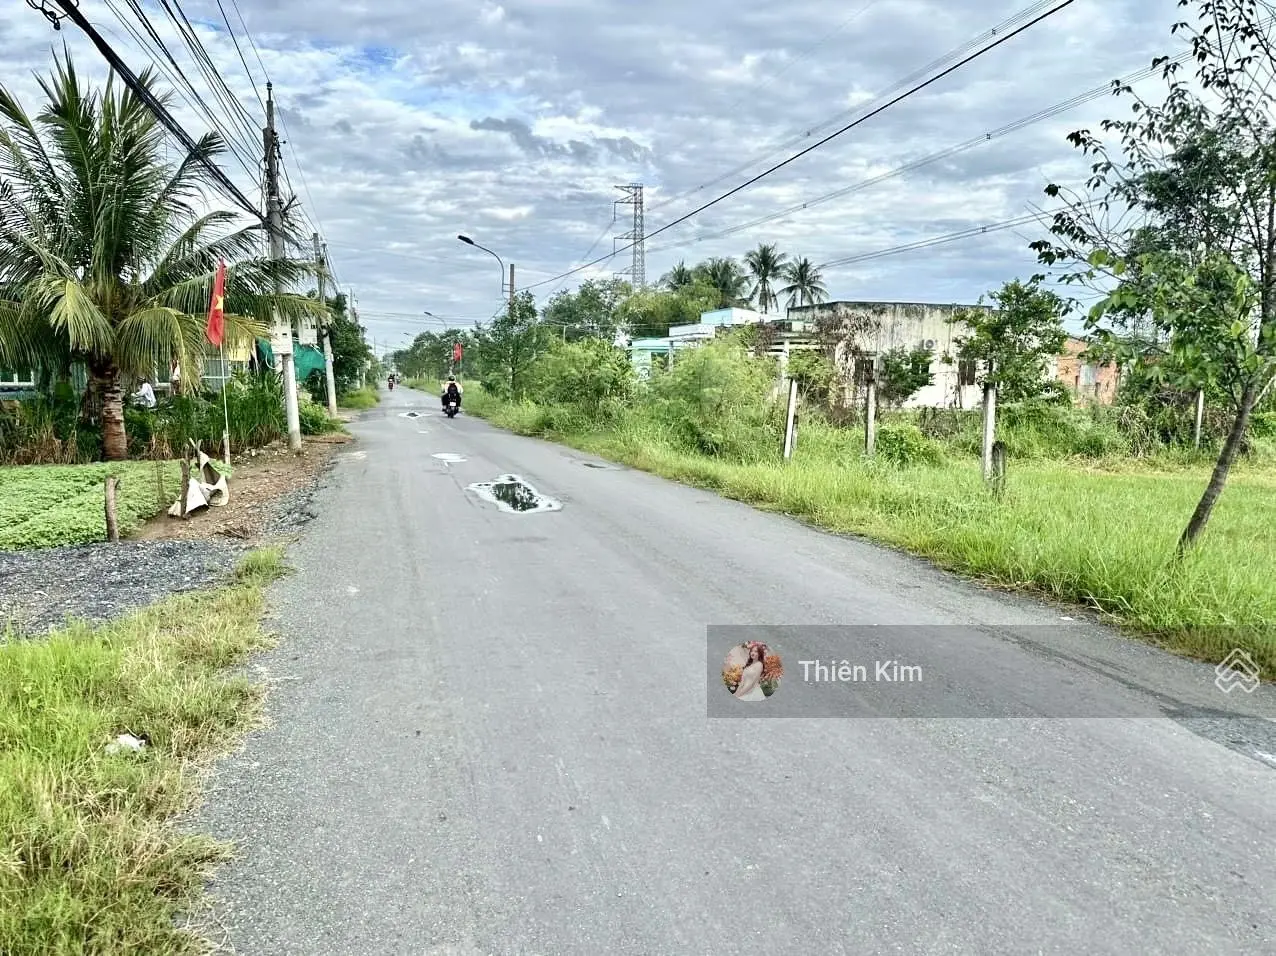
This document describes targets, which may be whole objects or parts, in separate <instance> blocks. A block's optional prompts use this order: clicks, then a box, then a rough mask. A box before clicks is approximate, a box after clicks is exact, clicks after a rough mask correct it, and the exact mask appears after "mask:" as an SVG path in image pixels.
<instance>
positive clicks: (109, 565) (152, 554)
mask: <svg viewBox="0 0 1276 956" xmlns="http://www.w3.org/2000/svg"><path fill="white" fill-rule="evenodd" d="M351 441H353V439H352V438H351V437H350V436H348V435H325V436H314V437H308V438H307V439H306V440H305V442H304V444H303V447H302V451H301V453H300V454H298V455H294V454H293V453H292V452H291V451H290V450H289V448H288V445H287V442H280V443H276V444H274V445H270V446H267V447H266V448H263V449H258V450H256V451H255V452H251V453H248V454H246V455H244V456H242V457H241V458H239V459H236V460H233V462H232V463H233V466H234V474H233V475H232V477H231V482H230V500H229V501H228V502H227V504H226V505H225V506H223V507H221V508H207V509H204V510H203V511H200V512H196V513H195V514H193V515H190V516H189V517H188V518H187V519H186V520H182V519H180V518H170V517H169V516H168V515H166V514H164V515H160V516H158V517H156V518H154V519H152V520H151V521H149V522H148V523H147V524H146V525H144V526H143V527H142V529H141V530H140V531H139V532H138V533H137V535H135V537H134V539H133V540H129V541H121V542H120V543H118V544H108V543H98V544H86V545H77V546H73V547H60V548H46V549H39V550H31V551H14V552H0V642H3V640H4V634H5V631H6V629H7V630H8V633H9V635H11V636H17V637H35V636H38V635H41V634H44V633H47V632H48V631H49V630H50V629H56V628H58V627H62V626H64V625H65V624H66V623H67V621H68V620H69V619H82V620H87V621H94V622H101V621H106V620H110V619H111V618H114V617H118V616H120V615H123V614H127V613H128V612H130V611H134V610H137V609H139V608H142V607H145V606H146V605H148V604H153V603H154V602H156V601H159V600H161V599H163V598H165V597H167V596H169V595H171V594H180V593H183V592H185V591H191V590H196V589H200V588H207V587H216V586H217V585H219V584H221V583H224V582H225V581H227V580H229V578H230V576H231V575H232V573H233V572H234V568H235V565H236V563H237V562H238V561H239V559H240V558H241V557H242V556H243V555H244V554H245V553H246V552H247V551H249V550H251V549H252V548H254V547H259V546H261V545H263V544H269V543H271V542H274V541H279V540H286V539H287V538H289V537H290V536H292V535H294V534H295V533H296V532H297V531H298V530H299V529H300V528H301V527H302V526H303V525H305V524H306V523H307V522H308V521H310V520H311V519H312V518H314V517H315V513H314V511H313V510H312V504H311V499H312V497H313V495H314V492H315V490H316V489H317V488H318V487H319V485H320V484H321V483H322V482H323V480H324V477H325V476H326V474H327V472H328V469H329V468H330V467H331V465H332V464H333V462H334V461H335V455H336V453H337V452H338V451H340V450H341V449H342V448H343V447H345V446H346V445H347V444H348V443H350V442H351Z"/></svg>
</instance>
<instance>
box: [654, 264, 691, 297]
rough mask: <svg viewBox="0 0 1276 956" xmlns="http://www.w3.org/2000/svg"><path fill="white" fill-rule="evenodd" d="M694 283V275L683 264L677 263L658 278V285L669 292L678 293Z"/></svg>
mask: <svg viewBox="0 0 1276 956" xmlns="http://www.w3.org/2000/svg"><path fill="white" fill-rule="evenodd" d="M695 281H696V276H695V273H694V272H692V271H691V269H689V268H688V267H687V264H686V263H685V262H679V263H678V264H677V265H676V266H674V267H673V268H672V269H670V270H669V271H668V272H666V273H665V274H664V275H663V276H661V278H660V284H661V285H662V286H664V287H665V288H666V289H668V290H669V291H670V292H680V291H682V290H683V289H685V288H687V286H689V285H692V284H694V283H695Z"/></svg>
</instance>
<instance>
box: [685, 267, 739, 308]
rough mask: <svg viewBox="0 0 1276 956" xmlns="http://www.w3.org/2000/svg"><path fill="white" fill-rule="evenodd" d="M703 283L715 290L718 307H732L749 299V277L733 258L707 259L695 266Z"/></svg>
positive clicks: (736, 306)
mask: <svg viewBox="0 0 1276 956" xmlns="http://www.w3.org/2000/svg"><path fill="white" fill-rule="evenodd" d="M694 271H695V272H696V273H698V274H699V277H700V278H701V279H703V280H704V282H705V284H706V285H708V286H711V287H712V288H713V289H715V290H717V293H718V308H719V309H733V308H738V307H740V306H743V305H746V304H747V303H748V300H749V277H748V276H747V275H746V274H745V272H744V270H743V269H742V268H741V267H740V263H738V262H736V261H735V260H734V259H709V260H707V261H705V262H702V263H700V264H699V265H698V266H696V268H695V270H694Z"/></svg>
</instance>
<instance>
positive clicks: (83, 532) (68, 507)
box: [0, 461, 182, 551]
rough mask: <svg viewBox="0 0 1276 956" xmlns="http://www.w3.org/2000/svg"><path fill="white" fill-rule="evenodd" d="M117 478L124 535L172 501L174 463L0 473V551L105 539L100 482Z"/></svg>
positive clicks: (176, 476) (177, 472)
mask: <svg viewBox="0 0 1276 956" xmlns="http://www.w3.org/2000/svg"><path fill="white" fill-rule="evenodd" d="M108 475H114V476H115V477H117V478H119V479H120V484H119V487H118V491H117V496H116V513H117V517H118V518H119V523H120V533H121V534H129V533H131V532H133V531H135V530H137V528H139V527H141V525H142V523H143V522H144V521H146V520H147V519H148V518H151V517H153V516H154V515H156V514H158V513H159V512H161V511H163V510H164V509H165V508H167V507H168V506H169V505H171V504H172V503H173V501H174V500H175V499H176V498H177V494H178V489H179V488H180V486H181V483H182V480H181V467H180V465H178V463H177V462H155V461H132V462H118V463H113V464H97V465H24V466H21V467H17V468H0V551H17V550H22V549H26V548H51V547H56V546H58V545H70V544H85V543H87V542H91V541H105V540H106V512H105V491H104V487H103V486H104V483H105V481H106V477H107V476H108Z"/></svg>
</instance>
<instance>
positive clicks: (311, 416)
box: [297, 402, 341, 435]
mask: <svg viewBox="0 0 1276 956" xmlns="http://www.w3.org/2000/svg"><path fill="white" fill-rule="evenodd" d="M297 418H298V419H299V420H300V423H301V433H302V434H303V435H327V434H329V433H331V432H335V431H340V430H341V422H339V421H338V420H337V419H335V418H330V417H329V416H328V412H327V410H326V409H325V408H324V407H323V406H322V405H316V404H315V403H314V402H302V403H301V404H300V405H299V406H298V408H297Z"/></svg>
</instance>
